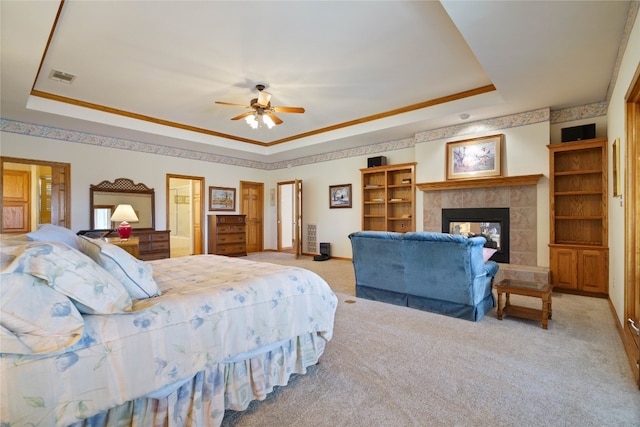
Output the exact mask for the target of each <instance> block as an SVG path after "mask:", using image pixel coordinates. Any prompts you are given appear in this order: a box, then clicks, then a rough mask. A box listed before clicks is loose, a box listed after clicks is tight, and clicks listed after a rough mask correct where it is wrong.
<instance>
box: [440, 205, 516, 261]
mask: <svg viewBox="0 0 640 427" xmlns="http://www.w3.org/2000/svg"><path fill="white" fill-rule="evenodd" d="M442 232H443V233H450V234H460V235H463V236H467V237H474V236H483V237H484V238H485V239H487V243H486V244H485V247H487V248H492V249H496V250H497V252H496V253H495V254H493V256H492V257H491V259H492V260H493V261H496V262H502V263H509V252H510V251H509V247H510V245H509V240H510V239H509V236H510V231H509V208H454V209H442Z"/></svg>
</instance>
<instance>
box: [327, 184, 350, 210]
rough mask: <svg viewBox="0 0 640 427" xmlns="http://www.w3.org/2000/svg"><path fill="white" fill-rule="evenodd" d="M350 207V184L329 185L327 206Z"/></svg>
mask: <svg viewBox="0 0 640 427" xmlns="http://www.w3.org/2000/svg"><path fill="white" fill-rule="evenodd" d="M350 207H351V184H341V185H330V186H329V208H330V209H338V208H350Z"/></svg>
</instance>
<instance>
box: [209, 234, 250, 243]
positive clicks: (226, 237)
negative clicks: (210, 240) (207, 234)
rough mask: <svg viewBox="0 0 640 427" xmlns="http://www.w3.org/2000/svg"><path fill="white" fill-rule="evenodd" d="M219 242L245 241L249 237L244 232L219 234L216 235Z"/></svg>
mask: <svg viewBox="0 0 640 427" xmlns="http://www.w3.org/2000/svg"><path fill="white" fill-rule="evenodd" d="M216 240H217V242H218V244H223V243H244V242H246V240H247V238H246V235H245V234H244V233H233V234H218V235H217V236H216Z"/></svg>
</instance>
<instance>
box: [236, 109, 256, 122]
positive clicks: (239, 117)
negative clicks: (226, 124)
mask: <svg viewBox="0 0 640 427" xmlns="http://www.w3.org/2000/svg"><path fill="white" fill-rule="evenodd" d="M252 114H253V111H247V112H246V113H242V114H240V115H239V116H235V117H231V120H240V119H244V118H245V117H247V116H250V115H252Z"/></svg>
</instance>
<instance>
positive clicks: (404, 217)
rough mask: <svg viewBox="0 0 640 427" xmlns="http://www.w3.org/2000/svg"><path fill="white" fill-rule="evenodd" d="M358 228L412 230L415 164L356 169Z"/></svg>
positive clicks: (413, 224) (413, 226)
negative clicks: (359, 188) (358, 179)
mask: <svg viewBox="0 0 640 427" xmlns="http://www.w3.org/2000/svg"><path fill="white" fill-rule="evenodd" d="M360 172H361V174H362V229H363V230H373V231H398V232H403V233H404V232H407V231H415V230H416V223H415V216H416V215H415V182H416V164H415V163H403V164H398V165H388V166H377V167H371V168H366V169H360Z"/></svg>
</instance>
